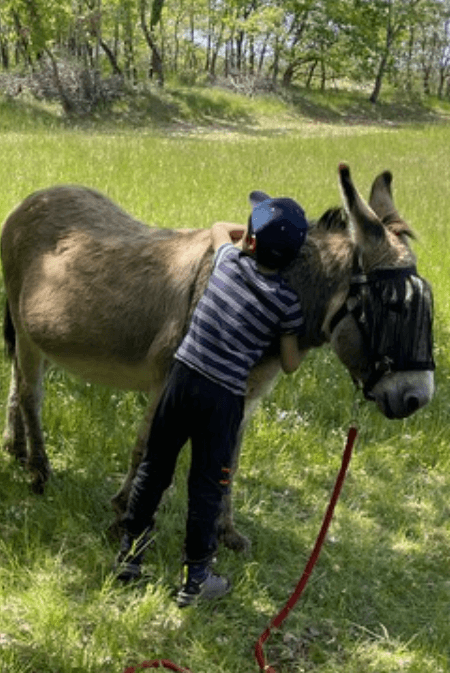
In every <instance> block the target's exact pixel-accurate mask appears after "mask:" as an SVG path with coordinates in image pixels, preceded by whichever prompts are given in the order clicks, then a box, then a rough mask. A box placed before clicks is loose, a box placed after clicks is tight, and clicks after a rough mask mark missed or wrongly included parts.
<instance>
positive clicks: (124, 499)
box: [109, 386, 162, 535]
mask: <svg viewBox="0 0 450 673" xmlns="http://www.w3.org/2000/svg"><path fill="white" fill-rule="evenodd" d="M161 392H162V386H160V387H159V388H158V391H157V394H156V395H155V398H154V400H153V402H152V403H151V404H150V407H149V409H148V411H147V413H146V415H145V419H144V421H143V423H142V426H141V429H140V431H139V434H138V438H137V440H136V444H135V446H134V447H133V450H132V452H131V461H130V466H129V468H128V472H127V475H126V477H125V479H124V481H123V484H122V486H121V487H120V489H119V491H118V492H117V493H116V494H115V495H114V496H113V497H112V498H111V503H112V506H113V509H114V511H115V513H116V522H115V524H113V525H112V526H111V527H110V529H109V530H110V534H111V535H114V534H115V533H116V528H118V527H120V521H121V518H122V516H123V514H124V513H125V510H126V508H127V504H128V497H129V495H130V491H131V485H132V483H133V479H134V477H135V476H136V472H137V470H138V467H139V465H140V464H141V461H142V458H143V455H144V452H145V448H146V446H147V440H148V436H149V434H150V428H151V425H152V421H153V416H154V415H155V411H156V407H157V406H158V402H159V398H160V396H161Z"/></svg>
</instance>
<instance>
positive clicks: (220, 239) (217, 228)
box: [211, 222, 246, 252]
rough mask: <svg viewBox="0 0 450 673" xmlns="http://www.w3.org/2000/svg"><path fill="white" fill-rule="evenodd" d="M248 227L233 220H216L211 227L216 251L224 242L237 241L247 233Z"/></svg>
mask: <svg viewBox="0 0 450 673" xmlns="http://www.w3.org/2000/svg"><path fill="white" fill-rule="evenodd" d="M245 231H246V228H245V227H244V226H242V224H234V223H232V222H215V224H213V226H212V227H211V237H212V244H213V248H214V252H215V251H216V250H218V249H219V248H220V246H221V245H223V244H224V243H236V242H237V241H240V240H241V238H242V237H243V235H244V234H245Z"/></svg>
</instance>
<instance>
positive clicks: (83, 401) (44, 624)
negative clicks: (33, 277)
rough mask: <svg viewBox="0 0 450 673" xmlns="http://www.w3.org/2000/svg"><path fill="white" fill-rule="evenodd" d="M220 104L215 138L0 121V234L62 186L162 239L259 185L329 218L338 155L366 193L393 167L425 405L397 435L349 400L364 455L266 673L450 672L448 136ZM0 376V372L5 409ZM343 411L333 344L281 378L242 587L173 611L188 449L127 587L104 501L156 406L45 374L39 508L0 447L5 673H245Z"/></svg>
mask: <svg viewBox="0 0 450 673" xmlns="http://www.w3.org/2000/svg"><path fill="white" fill-rule="evenodd" d="M205 96H206V94H205ZM191 103H192V101H191ZM218 105H219V103H218V102H217V98H213V97H211V105H210V108H208V110H209V113H208V114H209V118H208V125H207V124H206V123H204V124H203V125H202V127H201V128H196V127H195V125H194V123H193V122H194V121H195V120H194V119H191V120H190V123H189V124H186V123H185V120H184V121H183V120H182V121H178V122H177V123H176V124H172V125H171V126H168V127H167V128H164V129H161V128H159V129H158V128H155V127H154V126H152V125H149V126H146V124H145V122H144V119H143V116H142V115H140V116H139V123H137V121H136V119H134V120H131V122H130V123H127V122H126V120H124V119H121V118H119V117H118V118H117V119H116V120H115V121H114V122H111V121H110V122H105V121H104V120H99V121H98V122H97V123H93V124H87V123H79V124H76V123H65V122H62V121H61V120H60V119H59V118H58V117H57V116H55V115H54V114H53V112H52V111H44V110H42V109H38V108H32V107H30V106H26V105H24V106H20V105H17V106H15V107H14V108H12V107H11V105H10V104H8V106H7V105H6V104H5V105H4V107H1V105H0V111H1V112H2V113H3V117H0V148H1V149H0V152H1V160H0V185H1V190H0V220H1V221H3V220H4V218H5V217H6V216H7V214H8V212H9V211H10V210H11V209H12V208H13V207H14V206H15V205H16V204H17V203H18V202H20V201H21V200H22V199H23V198H24V197H25V196H26V195H27V194H29V193H30V192H32V191H34V190H36V189H40V188H43V187H47V186H50V185H52V184H56V183H81V184H84V185H87V186H90V187H94V188H96V189H99V190H100V191H102V192H104V193H106V194H107V195H108V196H110V197H111V198H112V199H114V200H115V201H117V202H118V203H119V204H120V205H121V206H122V207H123V208H125V209H126V210H128V211H129V212H131V213H132V214H133V215H135V216H136V217H138V218H140V219H142V220H144V221H146V222H148V223H149V224H157V225H158V226H162V227H175V226H176V227H208V226H210V224H211V223H212V222H214V221H215V220H218V219H221V220H223V219H227V220H230V221H237V222H245V221H246V219H247V216H248V204H247V194H248V193H249V192H250V191H251V190H253V189H263V190H265V191H267V192H269V193H271V194H273V195H278V196H281V195H289V196H292V197H294V198H296V199H297V200H299V201H300V202H301V203H302V205H303V206H304V208H305V210H306V213H307V215H308V216H309V217H311V218H315V217H317V216H319V215H320V214H321V213H322V212H323V211H324V210H325V209H326V208H328V207H330V206H333V205H338V204H339V202H340V197H339V192H338V187H337V165H338V163H339V161H342V160H345V161H347V162H348V163H349V164H350V167H351V169H352V173H353V177H354V180H355V183H356V184H357V186H358V188H359V189H360V190H361V192H362V193H363V194H364V195H365V196H366V197H367V196H368V190H369V189H370V185H371V182H372V180H373V178H374V177H375V175H376V174H378V173H379V172H380V171H382V170H384V169H387V168H388V169H390V170H391V171H392V173H393V175H394V183H393V189H394V196H395V200H396V204H397V206H398V209H399V210H400V211H401V213H402V214H403V215H404V217H405V218H406V219H407V221H408V222H409V223H410V224H411V226H412V227H413V229H414V231H415V232H416V234H417V241H416V242H415V243H414V247H415V250H416V253H417V257H418V268H419V271H420V273H422V274H423V275H424V276H425V277H427V278H428V279H429V280H430V281H431V283H432V284H433V288H434V295H435V358H436V364H437V370H436V383H437V390H436V396H435V398H434V400H433V402H432V403H431V404H430V405H429V406H428V407H427V408H425V409H423V410H422V411H420V412H419V413H417V414H416V415H414V416H413V417H411V418H409V419H407V420H404V421H388V420H386V419H384V418H383V417H382V416H381V415H380V414H379V413H378V412H377V411H376V410H375V409H374V408H373V407H372V406H371V405H370V404H368V403H363V404H362V405H361V407H360V411H359V424H360V437H359V442H358V446H357V448H356V450H355V453H354V456H353V459H352V463H351V466H350V471H349V474H348V476H347V480H346V482H345V484H344V488H343V492H342V496H341V499H340V501H339V503H338V505H337V508H336V513H335V518H334V520H333V522H332V524H331V528H330V532H329V535H328V537H327V541H326V543H325V545H324V548H323V551H322V554H321V556H320V559H319V561H318V564H317V566H316V568H315V570H314V573H313V575H312V577H311V580H310V582H309V584H308V586H307V588H306V590H305V593H304V595H303V597H302V598H301V601H300V603H299V604H298V605H297V607H296V608H295V610H294V611H293V612H292V613H291V614H290V615H289V617H288V619H287V620H286V622H285V623H284V625H283V628H282V629H280V630H279V632H277V633H274V634H273V635H272V636H271V638H270V639H269V640H268V642H267V644H266V646H265V652H266V655H267V659H268V661H269V662H270V664H271V665H272V666H273V667H274V668H275V669H276V671H277V673H304V672H309V671H314V672H315V673H397V672H402V673H403V672H408V673H447V672H448V671H450V664H449V661H450V619H449V614H450V560H449V558H450V556H449V548H450V523H449V520H450V504H449V500H448V494H449V493H450V457H449V451H448V447H449V444H450V428H449V423H448V419H449V412H448V409H449V402H450V387H449V376H450V347H449V345H448V344H449V336H450V329H449V326H450V302H449V300H448V297H449V296H450V273H449V268H450V228H449V225H448V217H449V213H450V162H449V160H448V148H449V146H450V127H449V126H448V124H445V123H422V122H421V123H417V124H415V123H412V121H411V120H408V123H407V124H401V123H395V124H393V123H373V120H372V121H371V123H359V124H357V123H353V124H349V123H342V122H341V123H339V122H338V120H335V119H334V120H331V121H330V120H328V121H326V122H323V121H321V122H319V121H318V120H317V119H311V118H305V117H303V116H302V115H300V114H298V115H295V114H293V112H292V109H290V108H288V107H286V106H284V105H281V103H277V102H274V101H267V100H266V101H262V102H261V103H260V106H259V107H258V103H257V102H256V101H251V102H249V103H247V102H244V101H243V100H241V99H239V98H238V97H236V98H232V97H231V96H229V97H228V98H227V99H221V102H220V106H219V107H220V110H221V118H220V120H219V121H218V122H217V123H215V122H214V114H215V113H217V112H218V110H219V107H217V106H218ZM215 106H216V107H215ZM191 109H193V106H192V105H191ZM201 110H202V111H204V110H205V101H203V102H202V105H201ZM261 110H262V111H263V113H262V112H261ZM224 111H225V112H226V114H225V113H224ZM202 121H203V122H205V115H203V117H202ZM219 122H220V123H219ZM397 122H398V120H397ZM9 369H10V365H9V363H8V361H7V360H6V358H3V359H2V360H1V363H0V402H1V403H2V404H3V403H4V402H6V397H7V391H8V386H9ZM353 400H354V391H353V386H352V383H351V381H350V378H349V377H348V374H347V373H346V371H345V370H344V368H343V367H342V365H341V364H340V363H339V362H338V361H337V359H336V358H335V357H334V355H333V354H332V352H331V351H330V350H329V349H327V348H322V349H320V350H318V351H317V352H313V353H310V355H309V356H308V358H307V360H306V361H305V363H304V364H303V365H302V367H301V369H300V370H299V371H298V372H297V373H296V374H295V375H293V376H291V377H281V378H280V379H279V381H278V383H277V385H276V387H275V388H274V390H273V391H272V393H271V394H270V395H269V396H268V397H267V398H265V399H264V400H263V401H262V403H261V405H260V407H259V408H258V409H257V411H256V413H255V415H254V417H253V419H252V421H251V423H250V426H249V428H248V431H247V434H246V437H245V442H244V447H243V454H242V459H241V467H240V471H239V473H238V476H237V478H236V480H235V489H234V503H235V510H236V514H235V517H236V522H237V525H238V527H239V529H240V530H241V531H242V532H243V533H245V534H246V535H247V536H249V537H250V538H251V540H252V548H251V552H250V553H249V554H248V555H246V556H242V555H236V554H235V553H233V552H231V551H229V550H226V549H221V550H220V553H219V564H218V567H219V569H220V571H221V572H223V573H224V574H227V575H229V576H230V578H231V579H232V582H233V592H232V593H231V594H230V595H229V596H227V597H226V598H225V599H223V600H222V601H220V602H218V603H216V604H210V605H208V604H207V605H201V606H199V607H198V608H195V609H194V608H189V609H186V610H184V611H180V610H179V609H178V608H177V607H176V605H175V603H174V600H173V592H174V589H175V587H177V586H178V583H179V571H180V560H181V553H182V544H183V538H184V520H185V511H186V488H185V475H186V470H187V466H188V462H189V450H188V447H186V448H185V450H184V451H183V454H182V456H181V459H180V461H179V465H178V469H177V474H176V479H175V482H174V485H173V487H172V488H171V489H170V490H169V491H168V493H167V494H166V497H165V499H164V502H163V504H162V507H161V510H160V513H159V516H158V531H157V536H156V544H155V546H154V548H153V549H152V550H151V552H150V553H149V554H148V561H147V564H146V572H147V580H146V581H145V582H142V583H140V584H138V585H135V586H128V587H122V586H118V585H117V584H116V583H115V582H114V579H113V577H112V574H111V564H112V562H113V559H114V556H115V554H116V545H115V544H113V543H112V542H111V541H110V540H109V538H108V536H107V534H106V530H107V527H108V525H109V524H110V523H111V522H112V520H113V513H112V509H111V507H110V502H109V501H110V498H111V496H112V495H113V494H114V492H115V491H116V490H117V488H118V487H119V485H120V482H121V478H122V476H123V475H124V473H125V471H126V468H127V462H128V457H129V450H130V448H131V447H132V445H133V442H134V439H135V435H136V432H137V429H138V426H139V423H140V420H141V419H142V416H143V414H144V412H145V409H146V405H147V399H146V397H145V395H142V394H135V393H132V392H118V391H115V390H110V389H106V388H101V387H96V386H91V385H88V384H86V383H84V382H82V381H80V380H77V379H75V378H72V377H70V376H68V375H67V374H65V373H63V372H61V371H57V370H51V371H50V372H49V374H48V377H47V390H46V400H45V405H44V410H43V418H44V425H45V435H46V441H47V448H48V452H49V456H50V459H51V461H52V466H53V476H52V478H51V481H50V482H49V484H48V487H47V490H46V492H45V494H44V496H36V495H33V494H32V493H31V492H30V490H29V487H28V478H27V475H26V473H25V472H24V471H23V469H22V468H21V467H20V466H19V465H17V464H15V463H14V462H13V460H12V459H11V457H10V456H9V455H7V454H5V453H4V452H0V533H1V534H0V671H1V673H122V672H123V671H124V670H125V669H126V668H127V667H131V666H138V665H139V664H140V663H141V662H144V661H145V660H150V659H157V658H158V659H159V658H168V659H171V660H173V661H174V662H177V663H178V664H179V665H181V666H185V667H187V668H189V669H190V670H191V671H192V672H193V673H252V672H254V671H257V669H258V666H257V664H256V662H255V660H254V657H253V648H254V644H255V641H256V640H257V638H258V637H259V635H260V634H261V632H262V631H263V630H264V629H265V627H266V626H267V624H268V622H269V621H270V619H271V618H272V617H273V616H274V615H275V614H276V613H277V612H278V610H279V609H280V608H281V607H282V605H284V603H285V601H286V599H287V598H288V596H289V594H290V592H291V591H292V590H293V588H294V586H295V584H296V582H297V581H298V579H299V577H300V575H301V573H302V571H303V567H304V565H305V562H306V560H307V559H308V556H309V554H310V551H311V548H312V546H313V544H314V541H315V537H316V535H317V532H318V530H319V526H320V523H321V520H322V516H323V513H324V511H325V508H326V505H327V502H328V498H329V495H330V491H331V488H332V486H333V483H334V480H335V477H336V474H337V471H338V468H339V465H340V460H341V454H342V449H343V444H344V439H345V434H346V429H347V426H348V423H349V421H350V418H351V414H352V405H353ZM2 416H3V411H2ZM137 670H140V669H137Z"/></svg>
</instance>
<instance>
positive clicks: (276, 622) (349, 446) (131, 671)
mask: <svg viewBox="0 0 450 673" xmlns="http://www.w3.org/2000/svg"><path fill="white" fill-rule="evenodd" d="M357 436H358V429H357V428H356V426H354V425H351V426H350V429H349V431H348V435H347V443H346V445H345V450H344V455H343V456H342V464H341V469H340V470H339V474H338V476H337V479H336V483H335V485H334V490H333V494H332V496H331V500H330V503H329V505H328V509H327V511H326V513H325V516H324V519H323V522H322V527H321V529H320V531H319V535H318V536H317V540H316V544H315V545H314V549H313V550H312V553H311V556H310V557H309V560H308V563H307V564H306V567H305V570H304V571H303V575H302V576H301V578H300V581H299V583H298V584H297V586H296V587H295V589H294V591H293V593H292V595H291V597H290V598H289V600H288V602H287V603H286V605H285V606H284V608H283V609H282V610H281V612H279V613H278V615H277V616H276V617H274V618H273V619H272V621H271V622H270V624H269V626H268V627H267V629H266V630H265V631H264V632H263V633H262V634H261V636H260V638H259V639H258V642H257V643H256V645H255V657H256V660H257V662H258V664H259V668H260V670H261V671H266V673H276V671H275V669H274V668H272V666H269V665H268V664H266V660H265V658H264V652H263V649H262V646H263V645H264V643H265V642H266V640H267V638H268V637H269V636H270V632H271V630H272V629H276V628H278V627H279V626H280V625H281V624H282V622H284V620H285V619H286V617H287V616H288V614H289V613H290V611H291V610H292V608H293V607H294V606H295V604H296V603H297V601H298V599H299V598H300V596H301V595H302V593H303V589H304V588H305V586H306V583H307V582H308V580H309V576H310V575H311V573H312V570H313V568H314V566H315V564H316V561H317V559H318V558H319V554H320V550H321V549H322V545H323V541H324V539H325V536H326V534H327V532H328V528H329V527H330V523H331V519H332V518H333V512H334V508H335V506H336V503H337V501H338V498H339V494H340V492H341V489H342V484H343V483H344V479H345V475H346V473H347V468H348V464H349V462H350V458H351V457H352V450H353V445H354V443H355V440H356V437H357ZM159 667H161V668H168V669H170V670H171V671H179V672H180V673H191V671H190V670H189V669H188V668H181V667H180V666H177V664H174V663H173V662H172V661H169V660H168V659H161V660H156V659H155V660H154V661H144V662H143V663H142V664H141V665H140V666H139V668H159ZM135 671H136V668H135V667H134V666H130V667H129V668H126V669H125V670H124V672H123V673H135Z"/></svg>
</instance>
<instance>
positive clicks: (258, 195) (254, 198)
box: [248, 190, 270, 208]
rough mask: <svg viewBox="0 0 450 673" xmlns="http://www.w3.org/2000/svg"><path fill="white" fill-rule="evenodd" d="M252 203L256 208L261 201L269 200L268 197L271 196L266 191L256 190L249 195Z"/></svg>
mask: <svg viewBox="0 0 450 673" xmlns="http://www.w3.org/2000/svg"><path fill="white" fill-rule="evenodd" d="M248 199H249V201H250V205H251V207H252V208H256V206H257V205H258V204H259V203H262V202H263V201H267V199H270V196H269V195H268V194H266V193H265V192H261V191H259V190H256V191H254V192H251V193H250V195H249V197H248Z"/></svg>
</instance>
